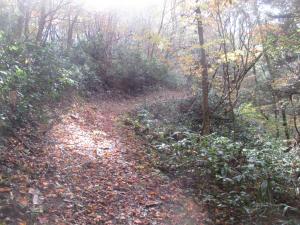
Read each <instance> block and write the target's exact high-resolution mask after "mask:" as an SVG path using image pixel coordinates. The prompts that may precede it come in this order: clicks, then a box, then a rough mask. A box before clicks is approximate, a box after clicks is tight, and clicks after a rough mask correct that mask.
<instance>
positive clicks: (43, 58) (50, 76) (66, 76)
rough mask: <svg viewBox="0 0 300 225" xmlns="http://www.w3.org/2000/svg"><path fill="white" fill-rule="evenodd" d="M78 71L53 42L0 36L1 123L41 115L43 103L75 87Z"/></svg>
mask: <svg viewBox="0 0 300 225" xmlns="http://www.w3.org/2000/svg"><path fill="white" fill-rule="evenodd" d="M79 77H80V72H79V71H78V69H77V68H76V67H74V66H72V65H71V64H70V62H69V61H68V59H67V58H65V57H64V56H62V55H60V54H59V51H58V49H57V48H56V47H55V46H43V47H41V46H38V45H35V44H33V43H15V42H9V41H8V40H7V39H6V38H5V37H4V36H2V38H1V40H0V102H1V106H0V115H1V118H0V120H1V124H5V126H8V127H18V126H22V125H24V124H25V123H27V122H32V121H33V120H36V119H39V117H41V116H43V110H44V107H43V106H45V105H46V104H48V103H49V102H51V101H54V100H57V99H58V98H59V97H60V96H61V95H62V94H63V91H64V90H65V89H66V88H68V87H75V86H76V85H77V82H76V80H77V79H79Z"/></svg>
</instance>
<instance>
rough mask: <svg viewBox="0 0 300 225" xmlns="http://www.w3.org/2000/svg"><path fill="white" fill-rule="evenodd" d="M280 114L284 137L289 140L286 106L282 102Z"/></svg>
mask: <svg viewBox="0 0 300 225" xmlns="http://www.w3.org/2000/svg"><path fill="white" fill-rule="evenodd" d="M281 114H282V125H283V127H284V133H285V137H286V139H287V140H289V139H290V132H289V127H288V122H287V116H286V106H285V105H284V103H283V104H282V106H281Z"/></svg>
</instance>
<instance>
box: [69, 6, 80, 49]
mask: <svg viewBox="0 0 300 225" xmlns="http://www.w3.org/2000/svg"><path fill="white" fill-rule="evenodd" d="M78 17H79V11H78V12H77V14H76V16H75V17H74V18H73V20H71V15H70V16H69V28H68V37H67V49H68V51H69V50H70V48H71V47H72V45H73V32H74V27H75V24H76V22H77V19H78Z"/></svg>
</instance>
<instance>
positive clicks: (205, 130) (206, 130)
mask: <svg viewBox="0 0 300 225" xmlns="http://www.w3.org/2000/svg"><path fill="white" fill-rule="evenodd" d="M197 3H198V1H197ZM196 15H197V27H198V37H199V44H200V46H201V47H200V66H201V70H202V115H203V124H202V134H203V135H208V134H210V115H209V113H210V112H209V102H208V92H209V81H208V68H207V59H206V52H205V49H204V28H203V22H202V14H201V10H200V7H199V6H198V7H197V9H196Z"/></svg>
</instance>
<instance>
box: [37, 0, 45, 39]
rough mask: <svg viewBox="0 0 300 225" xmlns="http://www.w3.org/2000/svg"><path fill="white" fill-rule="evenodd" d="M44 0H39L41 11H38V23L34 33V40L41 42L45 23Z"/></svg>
mask: <svg viewBox="0 0 300 225" xmlns="http://www.w3.org/2000/svg"><path fill="white" fill-rule="evenodd" d="M46 18H47V16H46V2H45V1H42V2H41V12H40V17H39V25H38V32H37V35H36V42H41V41H42V39H43V32H44V29H45V25H46Z"/></svg>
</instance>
